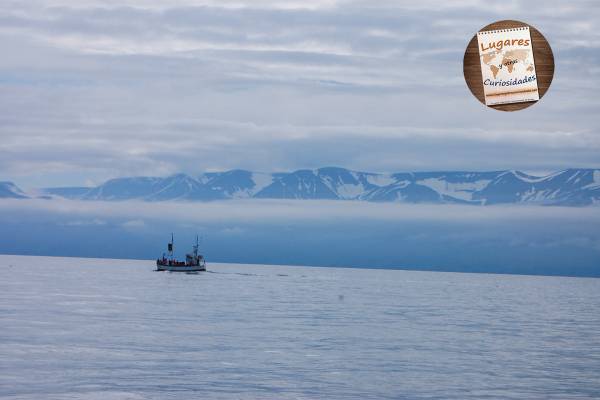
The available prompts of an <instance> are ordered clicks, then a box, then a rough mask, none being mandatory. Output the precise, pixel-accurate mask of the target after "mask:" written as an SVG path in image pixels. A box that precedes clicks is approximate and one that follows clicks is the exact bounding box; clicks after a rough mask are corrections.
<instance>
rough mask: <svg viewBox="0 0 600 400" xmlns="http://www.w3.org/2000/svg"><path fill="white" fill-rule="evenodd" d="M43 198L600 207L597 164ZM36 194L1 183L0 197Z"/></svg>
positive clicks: (147, 180) (206, 179) (227, 176)
mask: <svg viewBox="0 0 600 400" xmlns="http://www.w3.org/2000/svg"><path fill="white" fill-rule="evenodd" d="M37 192H38V193H41V195H42V196H41V197H43V198H54V197H59V198H67V199H76V200H97V201H123V200H134V199H135V200H143V201H214V200H228V199H244V198H259V199H303V200H361V201H372V202H403V203H433V204H448V203H453V204H474V205H491V204H523V203H525V204H542V205H564V206H585V205H591V204H600V169H589V168H578V169H577V168H571V169H565V170H562V171H558V172H554V173H552V174H549V175H546V176H534V175H529V174H526V173H523V172H520V171H516V170H498V171H483V172H478V171H432V172H400V173H387V174H386V173H373V172H362V171H354V170H349V169H346V168H341V167H323V168H318V169H300V170H296V171H292V172H276V173H261V172H253V171H248V170H242V169H234V170H229V171H224V172H207V173H203V174H200V175H198V176H196V177H193V176H190V175H186V174H183V173H179V174H174V175H171V176H167V177H147V176H139V177H124V178H114V179H110V180H108V181H106V182H104V183H103V184H101V185H98V186H95V187H89V188H85V187H59V188H56V187H55V188H42V189H38V190H37ZM27 197H35V196H34V195H28V194H27V193H25V192H24V191H22V190H20V189H19V188H18V187H17V186H16V185H14V184H13V183H11V182H0V198H27Z"/></svg>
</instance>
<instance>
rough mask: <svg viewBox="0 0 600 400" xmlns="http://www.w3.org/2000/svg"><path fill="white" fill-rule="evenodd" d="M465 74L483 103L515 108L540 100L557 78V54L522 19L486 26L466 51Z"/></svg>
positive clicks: (527, 105) (494, 106) (475, 36)
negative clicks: (554, 78) (555, 72)
mask: <svg viewBox="0 0 600 400" xmlns="http://www.w3.org/2000/svg"><path fill="white" fill-rule="evenodd" d="M463 73H464V76H465V81H466V82H467V86H468V87H469V89H470V90H471V93H473V96H475V97H476V98H477V99H478V100H479V101H480V102H481V103H483V104H485V105H487V106H488V107H490V108H494V109H496V110H501V111H516V110H522V109H524V108H527V107H530V106H532V105H533V104H535V103H536V102H538V101H539V100H540V99H541V98H542V97H543V96H544V95H545V94H546V92H547V91H548V88H549V87H550V84H551V83H552V78H553V77H554V55H553V54H552V49H551V48H550V44H548V41H547V40H546V38H545V37H544V36H543V35H542V34H541V33H540V31H538V30H537V29H535V28H534V27H533V26H531V25H529V24H526V23H524V22H520V21H513V20H506V21H498V22H494V23H493V24H490V25H487V26H485V27H483V28H482V29H481V30H480V31H479V32H477V34H476V35H474V36H473V38H472V39H471V41H470V42H469V44H468V46H467V49H466V50H465V56H464V58H463Z"/></svg>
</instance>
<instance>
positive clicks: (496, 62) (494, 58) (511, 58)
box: [481, 49, 534, 79]
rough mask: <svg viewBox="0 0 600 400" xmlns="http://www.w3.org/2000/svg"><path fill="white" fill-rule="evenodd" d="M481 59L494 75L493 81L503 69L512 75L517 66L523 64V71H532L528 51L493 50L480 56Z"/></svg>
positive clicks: (531, 61) (529, 51)
mask: <svg viewBox="0 0 600 400" xmlns="http://www.w3.org/2000/svg"><path fill="white" fill-rule="evenodd" d="M481 59H482V61H483V64H485V65H486V66H487V67H488V68H489V69H490V71H491V72H492V74H493V75H494V79H495V78H496V77H497V76H498V72H500V71H501V70H502V69H503V68H506V70H507V71H508V73H509V74H512V73H513V71H515V67H516V66H517V65H518V64H523V65H524V67H525V68H524V69H525V71H528V72H533V70H534V67H533V60H532V59H533V57H531V50H530V49H516V50H504V51H503V50H495V51H491V52H489V53H485V54H482V55H481Z"/></svg>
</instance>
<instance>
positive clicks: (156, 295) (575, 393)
mask: <svg viewBox="0 0 600 400" xmlns="http://www.w3.org/2000/svg"><path fill="white" fill-rule="evenodd" d="M153 268H154V266H153V262H152V261H135V260H108V259H105V260H99V259H79V258H54V257H23V256H0V272H1V273H2V277H3V278H2V280H0V320H1V321H2V329H1V330H0V397H2V398H6V399H39V398H45V399H79V398H85V399H89V398H92V399H95V398H98V399H164V398H172V399H189V398H217V399H219V398H228V399H229V398H243V399H246V398H249V399H255V398H256V399H258V398H260V399H288V398H289V399H296V398H302V399H304V398H330V399H338V398H339V399H342V398H343V399H348V398H350V399H352V398H355V399H364V398H373V399H375V398H378V399H381V398H390V399H391V398H408V399H424V398H444V399H469V398H473V399H480V398H482V397H486V398H490V399H524V398H526V399H541V398H544V399H546V398H556V399H569V398H595V397H598V396H600V382H599V381H598V376H597V371H598V370H600V339H599V337H598V335H597V332H598V331H599V330H600V316H599V315H598V312H597V311H598V309H599V307H600V280H598V279H583V278H565V277H532V276H510V275H489V274H463V273H444V272H415V271H390V270H365V269H338V268H306V267H283V266H261V265H241V264H214V263H209V265H208V269H209V271H208V272H206V273H201V274H198V275H186V274H176V273H162V272H160V273H159V272H153V271H152V269H153Z"/></svg>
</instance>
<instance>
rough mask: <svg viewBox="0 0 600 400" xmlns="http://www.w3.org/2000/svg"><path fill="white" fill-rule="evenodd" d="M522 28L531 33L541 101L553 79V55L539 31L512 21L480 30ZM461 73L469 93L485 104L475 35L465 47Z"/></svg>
mask: <svg viewBox="0 0 600 400" xmlns="http://www.w3.org/2000/svg"><path fill="white" fill-rule="evenodd" d="M522 26H529V31H530V33H531V42H532V46H533V59H534V62H535V71H536V74H537V84H538V91H539V94H540V99H541V98H542V97H543V96H544V94H546V92H547V91H548V88H549V87H550V84H551V83H552V78H553V77H554V55H553V54H552V49H551V48H550V44H548V41H547V40H546V38H545V37H544V36H543V35H542V34H541V33H540V31H538V30H537V29H535V28H534V27H533V26H531V25H528V24H526V23H524V22H520V21H513V20H506V21H498V22H494V23H493V24H490V25H488V26H486V27H484V28H482V29H481V30H482V31H491V30H495V29H507V28H519V27H522ZM463 73H464V74H465V81H466V82H467V86H469V89H470V90H471V93H473V95H474V96H475V97H477V99H478V100H479V101H480V102H482V103H483V104H485V97H484V95H483V80H482V78H481V63H480V62H479V49H478V45H477V35H474V36H473V38H472V39H471V41H470V42H469V45H468V46H467V50H466V51H465V57H464V59H463ZM535 103H536V102H535V101H529V102H524V103H514V104H499V105H495V106H489V107H490V108H495V109H496V110H502V111H516V110H522V109H523V108H527V107H529V106H531V105H533V104H535Z"/></svg>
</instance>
